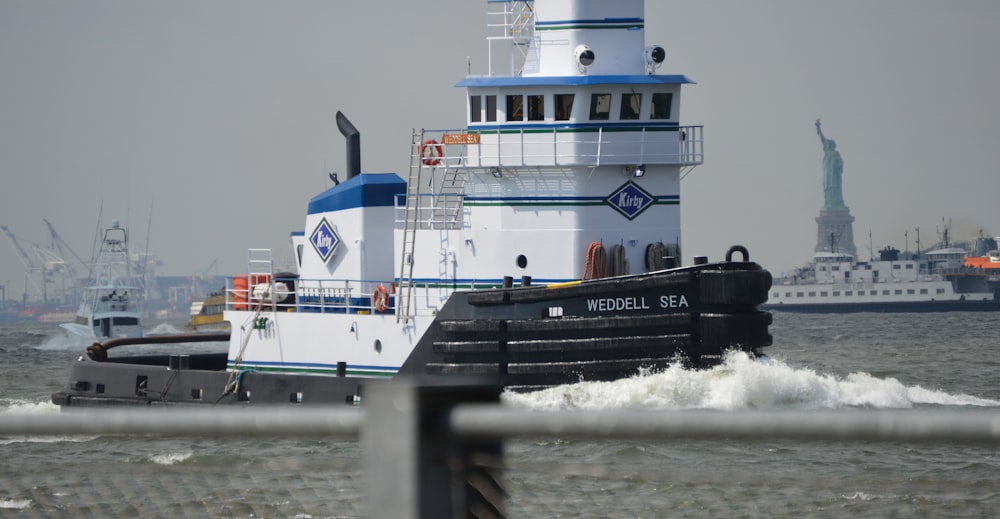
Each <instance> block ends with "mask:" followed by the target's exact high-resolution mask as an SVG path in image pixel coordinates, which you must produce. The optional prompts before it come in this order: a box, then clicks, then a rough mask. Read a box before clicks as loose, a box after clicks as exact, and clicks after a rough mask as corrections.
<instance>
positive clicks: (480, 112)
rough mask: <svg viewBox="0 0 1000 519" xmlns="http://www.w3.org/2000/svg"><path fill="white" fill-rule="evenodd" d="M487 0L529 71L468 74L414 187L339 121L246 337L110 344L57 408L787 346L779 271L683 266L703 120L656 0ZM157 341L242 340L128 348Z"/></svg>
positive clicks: (518, 381)
mask: <svg viewBox="0 0 1000 519" xmlns="http://www.w3.org/2000/svg"><path fill="white" fill-rule="evenodd" d="M487 6H488V7H489V9H488V10H489V13H488V23H487V30H488V31H489V34H488V41H489V44H490V45H500V44H504V45H507V46H508V47H509V51H510V59H511V60H512V63H514V65H513V67H505V68H506V69H507V70H516V71H517V72H516V73H515V74H513V75H506V76H501V75H495V74H493V70H492V68H491V69H490V70H489V73H488V74H487V75H483V76H469V77H467V78H466V79H464V80H463V81H461V82H460V83H459V84H458V86H459V87H461V88H464V90H465V97H464V99H463V101H462V102H464V103H465V105H466V107H467V120H466V124H465V126H464V127H461V128H458V129H453V130H416V131H414V132H413V137H412V141H411V142H410V143H409V149H410V164H411V165H410V169H409V171H408V172H407V174H406V178H402V177H400V176H397V175H395V174H364V173H361V167H360V145H359V138H360V137H359V133H358V131H357V130H356V129H355V128H354V126H353V125H352V124H351V122H350V121H348V120H347V118H346V117H344V116H343V115H342V114H340V113H338V114H337V115H338V117H337V120H338V126H339V128H340V130H341V132H342V133H344V135H345V136H346V137H347V141H348V175H347V178H345V179H343V181H342V182H340V183H337V184H336V185H334V186H333V187H332V188H330V189H328V190H326V191H324V192H322V193H320V194H318V195H317V196H315V197H313V198H312V199H311V200H310V201H309V203H308V206H307V211H306V215H305V222H304V229H303V230H302V231H301V232H297V233H293V235H292V246H293V248H294V257H295V259H296V262H297V265H296V268H297V272H295V273H291V274H290V273H282V272H275V270H276V269H275V267H274V265H273V263H272V261H271V254H270V251H268V250H259V249H258V250H251V251H250V254H249V265H248V270H247V274H244V275H241V276H236V277H234V278H233V279H232V280H231V281H230V283H229V286H227V290H226V292H227V295H228V298H227V299H228V302H227V307H226V310H225V319H226V320H227V321H229V323H230V324H231V326H232V328H231V330H232V331H231V333H229V334H225V335H210V334H201V335H198V336H192V335H185V336H161V337H151V338H148V339H147V340H145V341H137V340H112V341H108V342H105V343H103V344H95V345H94V346H92V347H90V348H89V349H88V351H87V352H86V353H85V354H83V355H82V356H81V358H80V359H79V361H78V362H77V363H76V364H75V365H74V367H73V369H72V373H71V375H70V380H69V383H68V384H67V386H66V387H65V388H64V389H63V390H62V391H59V392H57V393H55V394H54V395H53V397H52V398H53V401H54V402H55V403H57V404H59V405H62V406H88V405H105V404H197V403H204V404H215V403H218V404H241V405H246V404H253V403H262V404H274V403H289V402H291V403H301V404H307V403H332V402H340V403H343V402H356V401H357V400H358V398H359V395H360V394H361V392H362V388H363V386H364V385H365V384H367V383H370V382H372V381H373V380H377V379H385V378H390V377H394V376H398V375H416V376H426V377H432V378H434V377H438V378H441V377H444V378H447V377H456V376H469V375H477V376H482V377H486V379H487V380H493V381H495V383H496V384H498V385H502V386H504V387H507V388H514V389H532V388H538V387H544V386H552V385H559V384H566V383H573V382H577V381H580V380H612V379H617V378H622V377H628V376H632V375H635V374H637V373H639V372H640V370H642V369H652V370H655V369H660V368H664V367H666V366H667V365H669V364H671V363H677V362H684V363H687V364H688V365H691V366H694V367H699V366H707V365H712V364H713V363H716V362H718V361H719V360H720V359H721V357H722V355H723V354H724V353H725V352H726V351H727V350H731V349H734V350H741V351H745V352H748V353H750V354H759V353H760V352H761V351H760V349H761V348H762V347H764V346H767V345H769V344H770V343H771V336H770V334H769V329H768V328H769V325H770V322H771V316H770V314H769V313H767V312H764V311H761V310H760V305H761V304H762V303H764V302H765V301H766V299H767V295H768V289H769V288H770V286H771V275H770V273H768V272H767V271H766V270H764V269H762V268H761V267H760V266H759V265H757V264H756V263H753V262H751V261H750V259H749V255H748V253H747V251H746V249H744V248H743V247H740V246H734V247H733V248H731V249H730V250H729V251H728V252H726V253H725V260H724V261H719V262H714V263H710V262H709V261H708V260H707V258H705V257H699V258H696V259H695V261H694V262H693V264H692V265H687V266H682V265H681V264H680V263H681V262H680V257H681V256H680V250H679V244H680V237H681V226H680V202H681V197H680V178H681V175H682V173H683V172H685V171H687V170H688V169H690V168H692V167H694V166H696V165H698V164H701V163H702V160H703V153H702V151H703V140H702V127H700V126H682V125H681V124H680V122H679V121H680V117H679V116H680V100H681V86H682V85H684V84H688V83H690V81H689V80H688V79H687V78H686V77H684V76H682V75H671V74H658V73H657V70H658V69H659V68H660V67H661V65H662V64H663V62H664V56H665V54H664V50H663V49H662V48H661V47H659V46H656V45H647V44H646V43H645V39H644V31H643V26H644V18H643V15H644V5H643V2H642V0H625V1H615V2H592V1H591V2H586V1H581V0H537V1H533V2H532V1H526V2H525V1H509V2H494V1H490V2H487ZM497 54H498V53H497V52H496V50H495V49H491V55H493V56H496V55H497ZM720 252H722V251H720ZM151 340H153V341H155V342H158V343H170V342H173V343H184V344H185V346H177V347H179V348H180V347H183V348H187V347H188V346H186V344H188V343H190V342H192V341H195V340H209V341H210V340H216V341H228V344H229V346H228V351H225V352H223V351H220V352H218V353H203V354H195V353H190V350H187V351H182V352H180V353H175V354H171V353H169V352H168V353H164V354H162V355H149V354H146V355H144V356H141V357H140V356H129V355H128V354H127V350H128V346H129V345H131V344H135V343H140V342H142V343H146V344H148V343H149V342H151Z"/></svg>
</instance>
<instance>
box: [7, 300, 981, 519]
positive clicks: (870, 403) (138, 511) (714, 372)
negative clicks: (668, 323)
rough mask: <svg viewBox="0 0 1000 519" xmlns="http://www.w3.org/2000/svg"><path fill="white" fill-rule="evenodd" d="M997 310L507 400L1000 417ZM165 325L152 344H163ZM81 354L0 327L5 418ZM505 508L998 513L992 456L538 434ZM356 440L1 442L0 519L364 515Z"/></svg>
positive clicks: (521, 455)
mask: <svg viewBox="0 0 1000 519" xmlns="http://www.w3.org/2000/svg"><path fill="white" fill-rule="evenodd" d="M998 325H1000V314H994V313H941V314H851V315H796V314H785V313H775V314H774V325H773V326H772V333H773V335H774V345H773V346H771V347H769V348H767V353H768V354H769V356H768V358H767V359H757V360H751V359H748V358H747V357H745V356H743V355H734V356H731V357H729V358H727V359H726V361H725V362H724V363H723V364H722V365H721V366H718V367H717V368H714V369H711V370H703V371H692V370H685V369H682V368H679V367H678V368H671V369H667V370H665V371H663V372H658V373H644V374H641V375H637V376H635V377H633V378H630V379H626V380H620V381H616V382H586V381H583V382H581V383H578V384H573V385H567V386H561V387H557V388H551V389H548V390H544V391H539V392H536V393H529V394H505V395H504V397H503V402H504V405H508V406H514V407H520V408H530V409H584V410H586V409H595V410H604V409H668V410H691V409H713V410H722V411H748V410H750V411H752V410H792V411H796V412H802V413H803V417H804V418H805V417H807V415H808V413H809V412H810V411H812V410H837V411H841V412H844V413H850V412H852V410H857V409H921V408H934V409H956V408H960V409H972V410H976V409H980V410H988V411H995V410H996V408H997V407H1000V333H998ZM182 328H183V324H179V325H173V324H170V323H163V324H160V325H158V326H157V327H156V328H154V329H153V330H151V331H150V332H149V333H152V334H156V333H172V332H177V331H179V330H180V329H182ZM85 347H86V344H81V343H79V342H74V340H73V339H71V338H69V337H68V336H67V335H66V334H65V333H63V332H62V331H61V329H59V328H58V327H57V326H54V325H47V324H16V325H3V326H0V419H3V418H4V414H8V415H9V413H11V412H17V413H57V412H59V410H58V408H57V407H56V406H54V405H53V404H51V403H50V401H49V397H50V395H51V393H52V392H54V391H56V390H58V389H60V388H61V387H62V386H63V385H64V384H66V382H67V377H68V374H69V367H70V365H71V364H72V363H73V361H74V360H75V359H76V358H77V357H78V356H79V355H80V352H81V351H82V350H83V348H85ZM505 453H506V457H505V464H506V466H507V467H508V468H507V470H506V471H505V473H504V487H505V490H506V491H507V493H508V497H507V500H506V507H507V513H508V515H509V516H511V517H574V518H575V517H594V518H598V517H796V518H798V517H845V516H858V517H994V516H996V514H997V513H998V512H1000V448H997V447H990V446H975V445H971V446H970V445H967V444H954V445H953V444H948V443H941V444H925V443H922V444H908V443H885V442H878V443H871V442H832V441H788V440H773V441H720V440H704V441H699V440H671V439H663V440H625V439H622V440H613V441H612V440H607V441H586V440H575V439H573V440H571V439H559V438H548V439H539V440H517V441H508V442H506V444H505ZM362 456H363V453H362V452H361V451H360V449H359V447H358V444H357V442H356V441H348V440H330V441H323V440H315V439H306V440H303V439H283V438H273V439H248V438H240V437H232V438H159V437H151V436H145V437H120V436H67V437H16V438H0V460H2V461H0V466H2V469H3V475H2V476H0V517H6V516H7V515H8V514H10V515H16V516H23V517H32V516H60V517H63V516H66V517H77V516H84V517H122V516H143V517H168V516H169V517H177V516H197V517H364V516H365V500H366V495H367V494H368V493H369V492H387V491H389V492H391V489H381V488H377V483H373V482H368V481H366V480H365V477H364V473H363V470H362Z"/></svg>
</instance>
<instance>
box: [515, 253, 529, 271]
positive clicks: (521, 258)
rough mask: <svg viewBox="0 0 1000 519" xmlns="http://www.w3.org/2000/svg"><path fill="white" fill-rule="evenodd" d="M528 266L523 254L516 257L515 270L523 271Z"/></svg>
mask: <svg viewBox="0 0 1000 519" xmlns="http://www.w3.org/2000/svg"><path fill="white" fill-rule="evenodd" d="M527 266H528V258H527V257H526V256H525V255H524V254H518V255H517V268H519V269H523V268H525V267H527Z"/></svg>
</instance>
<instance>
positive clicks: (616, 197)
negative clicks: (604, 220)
mask: <svg viewBox="0 0 1000 519" xmlns="http://www.w3.org/2000/svg"><path fill="white" fill-rule="evenodd" d="M654 202H656V197H654V196H653V195H651V194H649V193H647V192H646V191H645V190H644V189H642V188H641V187H639V186H638V185H636V184H635V183H634V182H632V181H631V180H629V181H628V182H626V183H625V184H623V185H622V186H621V187H619V188H618V189H616V190H615V192H614V193H611V196H609V197H607V198H605V199H604V203H606V204H608V205H610V206H611V207H614V208H615V210H616V211H618V212H619V213H621V214H622V216H624V217H625V218H628V219H629V220H634V219H635V217H636V216H639V215H640V214H641V213H642V212H643V211H645V210H646V209H649V206H651V205H653V203H654Z"/></svg>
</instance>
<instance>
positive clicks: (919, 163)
mask: <svg viewBox="0 0 1000 519" xmlns="http://www.w3.org/2000/svg"><path fill="white" fill-rule="evenodd" d="M432 7H433V8H432ZM485 8H486V3H485V2H484V1H476V0H451V1H450V2H438V3H426V2H411V1H399V0H397V1H391V2H390V1H382V2H379V1H370V2H331V1H295V2H260V1H244V0H240V1H236V0H225V1H214V2H203V1H200V0H199V1H172V2H152V1H141V2H136V1H131V0H116V1H109V0H96V1H95V0H90V1H87V2H62V1H48V0H41V1H36V0H2V1H0V172H2V173H0V178H2V182H3V184H2V189H0V223H2V224H6V225H8V226H10V227H11V228H12V229H13V230H14V232H15V233H17V234H18V235H19V236H20V237H22V238H26V239H29V240H32V241H35V242H39V243H45V242H47V230H46V227H45V225H44V222H43V221H42V219H43V218H47V219H49V220H50V221H51V222H52V223H53V224H54V225H55V226H56V228H57V230H58V231H59V232H60V234H61V235H62V237H63V238H64V239H66V240H67V241H68V242H69V243H70V245H71V246H72V247H73V248H74V249H75V250H76V251H77V252H78V253H80V255H82V256H85V257H89V255H90V251H91V244H92V241H93V239H94V234H95V230H96V229H97V227H98V221H97V218H98V212H99V211H100V210H101V206H102V204H103V212H104V222H103V223H104V224H105V225H106V224H108V223H109V222H110V220H111V218H119V219H121V220H123V221H125V222H127V223H128V225H129V226H130V228H131V229H132V239H133V243H132V245H133V248H134V249H136V250H140V251H141V250H144V249H146V247H147V245H146V244H147V242H148V248H149V251H150V252H152V253H155V254H156V255H157V256H158V257H159V258H160V259H161V260H162V261H163V267H162V269H161V273H164V274H199V273H202V272H203V271H205V269H207V268H208V267H209V265H210V264H211V263H212V262H213V260H215V259H216V258H218V263H217V266H216V268H214V269H212V270H211V271H209V272H208V273H210V274H220V275H230V274H235V273H239V272H243V271H245V270H246V254H247V253H246V249H248V248H251V247H254V248H267V247H270V248H273V249H275V252H276V255H277V257H278V258H279V259H283V260H286V261H289V262H290V261H291V254H290V252H289V251H288V249H289V245H288V243H289V242H288V234H289V232H291V231H293V230H301V228H302V225H303V222H304V215H305V210H306V202H307V201H308V199H309V198H310V197H312V196H313V195H315V194H316V193H318V192H320V191H321V190H322V189H324V188H326V187H328V186H329V180H328V179H327V175H326V173H327V172H328V171H343V170H344V141H343V138H342V137H341V135H340V133H339V132H337V129H336V124H335V121H334V114H335V113H336V111H337V110H343V111H344V112H345V114H346V115H347V116H348V117H349V118H350V119H351V120H352V122H353V123H354V124H355V126H357V127H358V128H359V129H360V130H361V132H362V137H361V141H362V168H363V169H364V170H365V171H367V172H405V170H406V167H407V159H408V157H407V155H408V152H409V149H408V145H409V134H410V130H411V129H412V128H413V127H424V128H453V127H459V126H461V125H462V124H463V122H464V103H465V101H464V96H463V94H462V91H461V90H459V89H456V88H454V84H455V83H457V82H458V81H459V80H460V79H462V77H464V75H465V74H466V72H467V70H468V69H469V63H468V62H467V58H470V59H471V69H472V72H473V73H474V74H478V73H483V72H485V59H486V49H487V48H486V44H485V40H484V31H485V27H484V25H485ZM997 20H1000V2H995V1H993V0H975V1H960V2H943V1H927V0H882V1H877V2H873V1H869V0H846V1H837V2H817V1H801V0H772V1H762V2H746V1H735V0H733V1H700V2H677V1H662V0H649V1H647V5H646V39H647V43H650V44H653V43H656V44H660V45H662V46H663V47H665V48H666V49H667V61H666V63H665V65H664V66H663V67H662V68H661V69H660V72H661V73H667V74H670V73H680V74H685V75H687V76H688V77H690V78H691V79H693V80H694V81H696V82H697V84H696V85H690V86H688V87H687V88H686V89H685V90H684V93H683V94H682V109H681V122H682V124H694V125H704V126H705V138H706V163H705V165H703V166H700V167H698V168H696V169H695V170H694V171H693V172H692V173H691V174H690V175H689V176H688V177H686V178H685V180H684V181H683V183H682V215H683V222H682V225H683V232H684V237H683V239H684V243H683V246H684V256H685V262H686V263H689V262H690V258H691V256H694V255H707V256H709V257H710V258H712V259H719V258H720V257H721V256H722V254H723V253H724V252H725V250H726V248H728V247H729V246H730V245H732V244H735V243H740V244H743V245H746V246H747V247H748V248H749V249H750V254H751V259H753V260H755V261H758V262H760V263H761V264H763V265H764V266H765V267H767V268H769V269H770V270H771V271H772V272H774V273H780V272H782V271H785V270H789V269H790V268H792V267H795V266H797V265H799V264H801V263H803V262H805V261H806V260H808V259H809V257H810V256H811V254H812V250H813V247H814V246H815V243H816V224H815V222H814V218H815V217H816V216H817V215H818V213H819V208H820V206H821V205H822V200H823V195H822V189H821V166H820V163H821V159H822V150H821V146H820V143H819V140H818V138H817V136H816V132H815V127H814V125H813V123H814V121H815V120H816V119H817V118H819V117H821V118H822V120H823V123H824V126H823V129H824V132H825V133H826V135H827V137H829V138H832V139H834V140H836V142H837V146H838V149H839V150H840V152H841V154H842V156H843V158H844V161H845V168H844V198H845V200H846V203H847V205H848V206H849V207H850V208H851V212H852V214H853V215H854V216H855V218H856V221H855V227H854V232H855V236H856V243H857V247H858V252H859V255H860V256H862V257H865V256H867V254H868V250H869V249H868V246H869V241H868V233H869V231H870V232H871V234H872V237H873V238H872V241H873V243H874V247H875V249H876V250H877V249H879V248H881V247H882V246H885V245H895V246H897V247H900V248H902V247H903V246H904V237H903V233H904V232H905V231H909V234H910V238H909V239H910V245H911V246H912V245H913V240H914V239H915V232H914V229H916V228H918V227H919V228H920V232H921V238H922V241H923V242H924V243H925V244H930V243H931V242H933V241H936V237H937V235H936V229H937V228H940V227H941V222H942V219H947V220H950V221H951V223H952V232H953V234H954V235H955V236H956V237H957V238H968V237H972V236H974V235H975V234H976V233H977V232H978V231H979V230H980V229H982V230H983V231H984V232H986V233H987V234H990V235H1000V213H998V212H997V211H996V209H995V206H996V202H997V198H998V195H1000V175H998V174H997V172H996V164H997V163H998V158H1000V157H998V154H1000V151H998V150H1000V129H998V125H997V120H998V119H1000V102H998V101H997V93H996V92H997V91H998V85H1000V81H998V79H1000V77H998V75H1000V52H998V51H1000V31H997V30H995V27H994V25H995V23H996V21H997ZM150 219H151V222H152V224H151V228H150V229H151V232H150V233H149V235H148V237H147V232H146V230H147V225H149V222H150ZM8 282H9V285H10V293H9V296H12V297H16V296H17V294H19V293H20V292H21V290H22V289H23V270H22V267H21V263H20V261H19V260H18V259H17V256H16V255H15V254H14V253H13V251H12V249H11V247H10V246H9V245H8V244H7V243H3V244H0V283H8Z"/></svg>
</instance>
